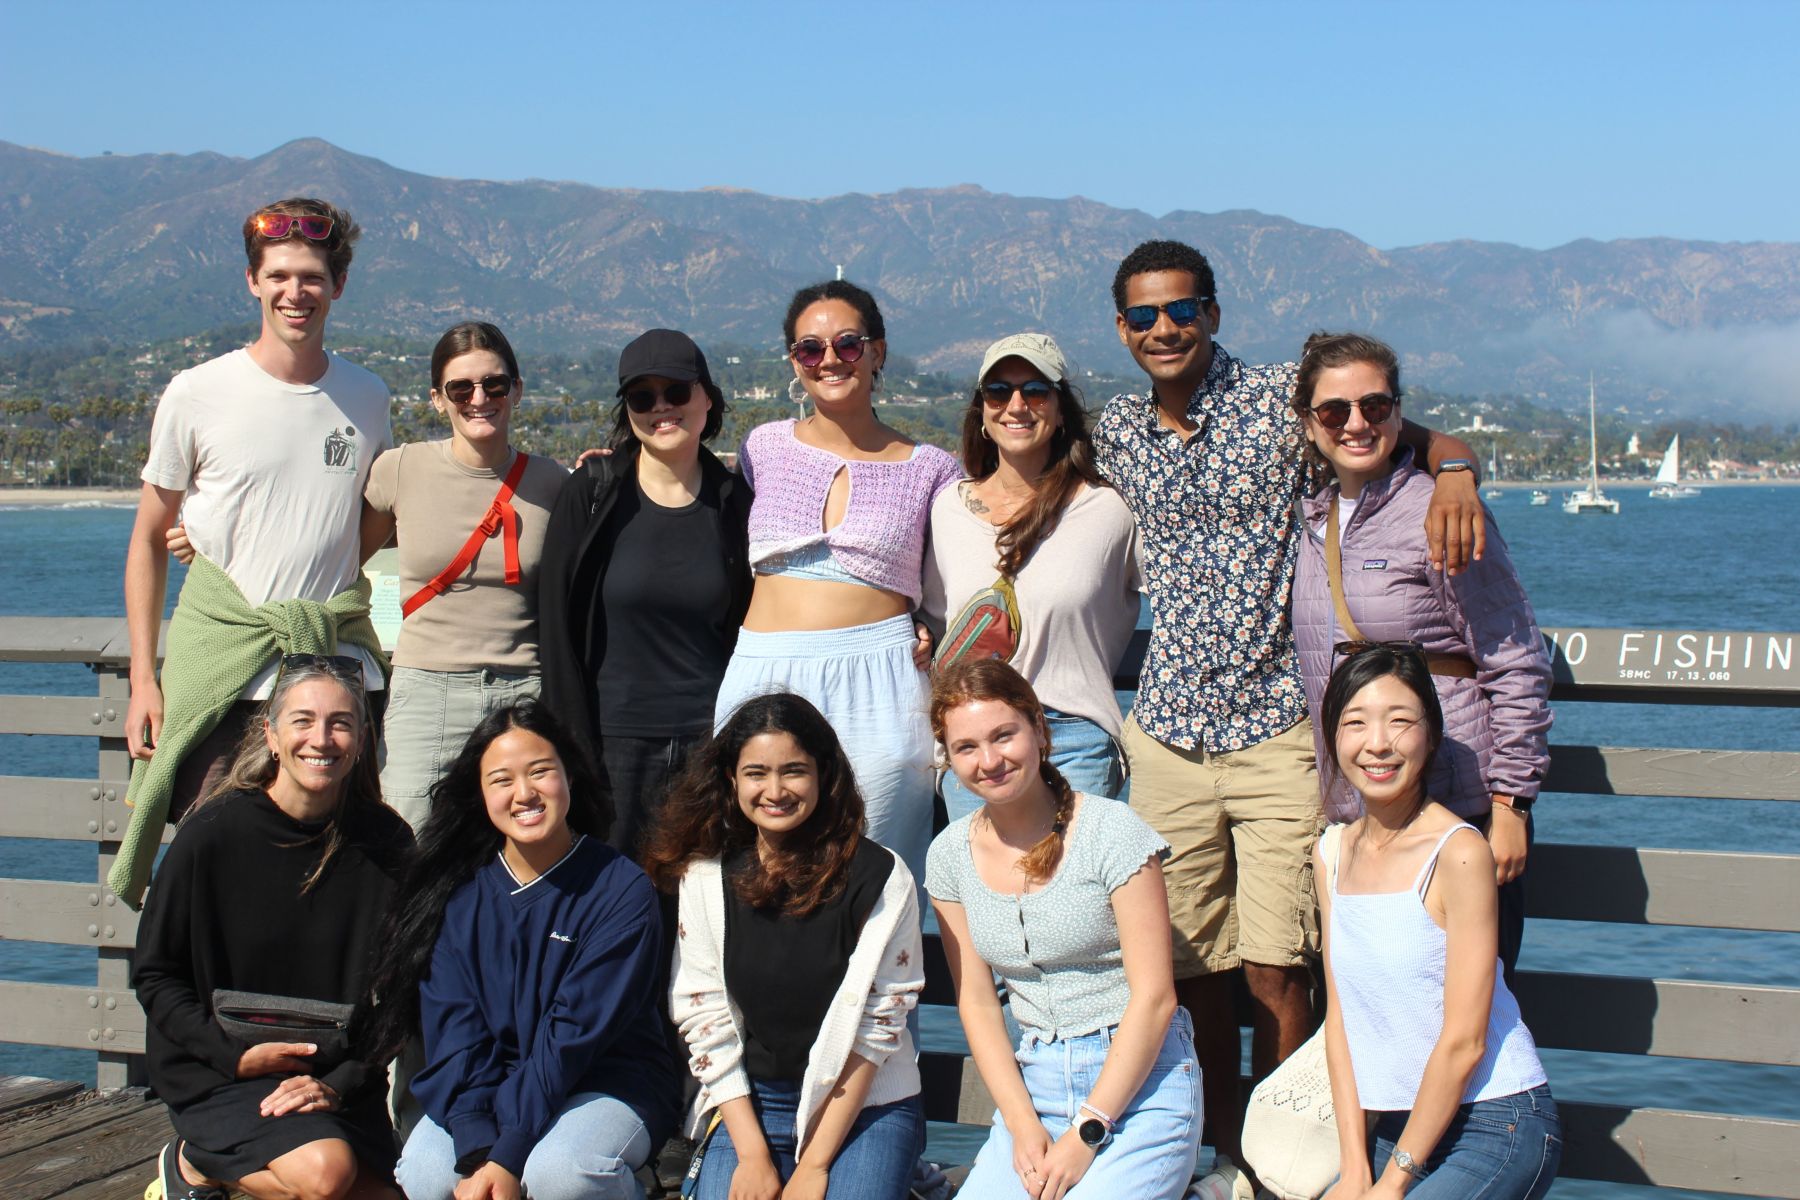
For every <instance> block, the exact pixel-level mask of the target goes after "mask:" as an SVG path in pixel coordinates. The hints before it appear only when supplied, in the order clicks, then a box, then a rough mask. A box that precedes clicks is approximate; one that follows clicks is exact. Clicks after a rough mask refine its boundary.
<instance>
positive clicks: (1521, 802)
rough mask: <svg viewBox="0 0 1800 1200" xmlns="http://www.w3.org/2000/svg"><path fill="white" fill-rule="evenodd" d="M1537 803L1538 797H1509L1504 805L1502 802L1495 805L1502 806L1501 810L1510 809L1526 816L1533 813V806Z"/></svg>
mask: <svg viewBox="0 0 1800 1200" xmlns="http://www.w3.org/2000/svg"><path fill="white" fill-rule="evenodd" d="M1535 801H1536V797H1534V796H1508V797H1507V798H1506V800H1505V802H1504V803H1502V802H1500V801H1495V803H1497V804H1500V807H1501V808H1510V809H1512V810H1513V811H1514V812H1516V813H1518V814H1519V815H1520V816H1524V815H1525V814H1526V813H1528V812H1530V811H1531V806H1532V804H1533V803H1534V802H1535Z"/></svg>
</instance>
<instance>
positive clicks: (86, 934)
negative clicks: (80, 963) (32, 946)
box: [0, 879, 138, 946]
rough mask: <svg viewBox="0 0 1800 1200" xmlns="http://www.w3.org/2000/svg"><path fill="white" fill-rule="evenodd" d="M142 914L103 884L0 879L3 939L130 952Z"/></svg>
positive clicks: (0, 913) (0, 933)
mask: <svg viewBox="0 0 1800 1200" xmlns="http://www.w3.org/2000/svg"><path fill="white" fill-rule="evenodd" d="M137 927H138V914H136V913H134V912H132V911H131V910H130V909H129V908H127V907H125V905H124V904H123V903H121V902H120V900H119V898H118V897H117V896H114V895H113V894H112V893H111V892H109V891H107V890H106V885H105V884H102V883H49V882H46V881H44V880H40V879H0V938H5V939H7V940H9V941H15V942H54V943H58V944H61V945H65V946H130V945H132V944H133V942H134V941H135V939H136V938H137Z"/></svg>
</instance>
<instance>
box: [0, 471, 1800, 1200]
mask: <svg viewBox="0 0 1800 1200" xmlns="http://www.w3.org/2000/svg"><path fill="white" fill-rule="evenodd" d="M1612 494H1613V495H1616V496H1617V497H1618V498H1619V499H1620V500H1621V501H1622V502H1623V512H1622V513H1621V515H1620V516H1618V517H1614V518H1608V517H1572V516H1568V515H1565V514H1564V513H1562V512H1561V511H1560V510H1559V509H1558V508H1557V507H1555V506H1554V505H1552V506H1549V507H1543V508H1531V507H1529V506H1528V504H1527V502H1526V493H1525V492H1523V491H1509V492H1507V493H1506V494H1504V495H1503V496H1502V497H1501V498H1499V499H1497V500H1493V501H1491V502H1490V503H1491V505H1492V507H1493V510H1494V513H1495V516H1496V517H1497V518H1498V520H1499V522H1500V526H1501V529H1502V531H1503V533H1504V534H1505V537H1506V540H1507V543H1508V546H1509V547H1510V549H1511V552H1512V555H1513V557H1514V559H1515V561H1516V562H1517V564H1518V567H1519V571H1520V574H1521V576H1522V577H1523V578H1524V580H1525V583H1526V586H1527V588H1528V590H1529V592H1530V594H1531V596H1532V600H1533V603H1534V605H1535V606H1536V609H1537V613H1538V618H1539V621H1540V623H1541V624H1544V625H1559V626H1569V625H1599V626H1644V627H1665V628H1668V627H1673V628H1691V629H1719V630H1747V631H1760V632H1788V631H1794V630H1800V619H1797V618H1796V615H1795V612H1794V600H1795V597H1797V596H1800V557H1797V556H1795V555H1793V554H1792V552H1791V547H1792V545H1793V531H1794V528H1795V525H1796V523H1797V522H1800V489H1785V488H1776V487H1766V488H1754V487H1733V488H1714V489H1709V490H1708V491H1707V492H1706V494H1705V495H1704V496H1703V497H1701V498H1699V499H1696V500H1691V501H1685V502H1679V503H1665V502H1658V501H1650V500H1648V499H1646V498H1645V495H1644V492H1643V491H1642V490H1639V489H1629V490H1615V491H1613V492H1612ZM131 516H132V514H131V512H130V511H129V510H126V509H118V508H105V507H96V506H87V507H79V508H61V509H57V508H39V509H33V508H9V507H5V506H0V551H3V552H4V556H3V558H0V561H4V562H5V563H6V564H7V566H8V571H7V575H6V579H7V582H8V583H9V584H10V586H8V587H7V588H6V589H5V591H4V593H0V613H4V614H38V615H56V614H60V615H93V616H106V615H115V616H116V615H119V614H120V613H121V612H122V611H123V599H122V595H121V591H120V587H121V584H120V576H121V572H122V569H123V565H124V551H125V542H126V537H127V534H128V533H129V530H130V527H131ZM1784 546H1785V547H1789V548H1790V549H1789V550H1786V551H1784V550H1782V549H1781V547H1784ZM173 591H174V589H173V587H171V596H172V595H173ZM92 689H93V678H92V676H91V675H90V674H89V673H88V672H87V671H86V670H85V669H84V668H81V667H65V666H49V665H38V664H21V663H0V694H14V695H17V694H28V695H29V694H46V695H47V694H70V695H81V694H91V692H92ZM1552 740H1553V741H1555V742H1565V743H1587V744H1602V745H1606V744H1611V745H1637V746H1670V747H1714V748H1730V749H1744V750H1791V749H1795V748H1797V747H1800V708H1783V709H1744V708H1727V707H1674V706H1657V705H1630V704H1566V705H1561V706H1559V707H1558V710H1557V713H1556V726H1555V729H1554V731H1553V733H1552ZM93 754H94V750H93V744H92V743H91V742H86V741H83V740H81V739H74V738H28V737H17V736H12V737H5V736H0V775H46V776H75V777H79V776H82V775H85V774H88V773H91V772H92V770H93V764H94V759H93ZM4 802H5V801H4V798H3V797H0V803H4ZM1536 815H1537V823H1538V833H1539V839H1540V840H1541V841H1546V842H1563V843H1578V844H1586V845H1632V846H1655V847H1680V848H1690V849H1709V850H1726V851H1742V852H1764V853H1785V854H1796V853H1800V804H1796V803H1776V802H1754V801H1706V802H1702V801H1693V800H1682V799H1650V798H1639V797H1623V796H1618V797H1576V796H1562V795H1547V796H1545V797H1544V799H1543V800H1542V801H1541V802H1540V803H1539V805H1538V807H1537V809H1536ZM94 871H95V862H94V852H93V849H92V848H91V847H84V846H82V845H79V844H75V843H58V842H40V841H24V840H5V839H0V876H14V877H28V878H38V879H64V880H70V881H80V882H86V881H91V880H92V879H93V878H94ZM1797 951H1800V937H1797V936H1795V935H1790V934H1765V933H1755V932H1745V931H1714V930H1689V929H1673V928H1653V927H1635V926H1627V925H1598V924H1595V925H1589V924H1582V923H1575V922H1559V921H1537V922H1533V923H1532V924H1531V925H1530V926H1529V928H1528V929H1527V932H1526V941H1525V948H1524V953H1523V955H1522V960H1521V964H1520V965H1521V966H1522V967H1524V968H1526V969H1537V970H1564V971H1583V972H1592V973H1599V974H1619V975H1652V976H1657V977H1662V978H1670V979H1701V980H1715V981H1724V982H1741V983H1756V984H1766V985H1776V986H1787V987H1796V986H1800V953H1797ZM0 978H5V979H16V980H36V981H44V982H63V983H84V982H92V980H93V979H94V959H93V954H92V952H91V951H89V950H84V949H82V948H80V947H52V946H40V945H33V944H24V943H8V942H4V941H0ZM5 1035H6V1029H5V1017H4V1015H3V1014H0V1038H4V1037H5ZM924 1038H925V1041H926V1043H927V1045H928V1046H930V1047H932V1048H943V1049H948V1048H951V1047H953V1046H959V1045H960V1044H961V1038H960V1030H959V1029H958V1027H957V1023H956V1019H955V1015H954V1013H953V1012H949V1011H947V1010H940V1011H932V1012H927V1013H926V1014H925V1022H924ZM1544 1058H1545V1064H1546V1068H1547V1070H1548V1071H1549V1074H1550V1079H1551V1086H1552V1088H1553V1089H1554V1090H1555V1091H1556V1092H1557V1094H1558V1095H1559V1096H1562V1097H1564V1098H1568V1099H1581V1100H1592V1101H1605V1102H1620V1103H1635V1104H1653V1105H1657V1106H1661V1107H1669V1108H1693V1109H1702V1110H1713V1111H1736V1112H1744V1113H1751V1114H1757V1115H1763V1116H1770V1117H1783V1118H1788V1119H1800V1070H1796V1069H1794V1068H1782V1067H1764V1066H1754V1065H1748V1064H1732V1063H1702V1062H1694V1061H1688V1060H1682V1059H1668V1058H1649V1057H1644V1056H1638V1055H1600V1054H1579V1053H1572V1052H1566V1051H1545V1052H1544ZM0 1074H40V1075H50V1076H54V1077H58V1078H64V1079H83V1078H85V1079H90V1080H91V1079H92V1077H93V1062H92V1056H91V1055H88V1054H85V1053H82V1052H79V1051H59V1050H46V1049H43V1048H38V1047H26V1046H18V1045H9V1044H4V1043H0ZM978 1144H979V1137H978V1136H976V1135H973V1134H971V1132H970V1131H967V1130H957V1129H955V1128H954V1127H939V1128H934V1130H933V1138H932V1149H933V1151H934V1153H937V1154H939V1155H941V1156H943V1157H946V1158H963V1159H966V1158H967V1157H968V1156H969V1155H971V1154H972V1153H973V1151H974V1148H975V1147H976V1146H977V1145H978ZM1552 1194H1553V1195H1554V1196H1556V1197H1558V1198H1559V1200H1581V1198H1582V1197H1595V1196H1612V1195H1619V1196H1627V1195H1639V1194H1643V1195H1648V1194H1649V1193H1648V1192H1643V1191H1640V1189H1635V1188H1622V1187H1616V1186H1611V1185H1598V1184H1591V1183H1580V1182H1574V1181H1570V1182H1565V1183H1561V1184H1558V1185H1557V1186H1556V1188H1555V1189H1554V1191H1553V1193H1552Z"/></svg>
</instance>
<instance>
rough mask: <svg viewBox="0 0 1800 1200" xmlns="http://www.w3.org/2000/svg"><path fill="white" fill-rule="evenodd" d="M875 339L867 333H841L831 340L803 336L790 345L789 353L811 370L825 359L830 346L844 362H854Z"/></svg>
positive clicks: (839, 359) (840, 360)
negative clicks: (825, 340)
mask: <svg viewBox="0 0 1800 1200" xmlns="http://www.w3.org/2000/svg"><path fill="white" fill-rule="evenodd" d="M872 340H873V339H872V338H870V337H869V335H868V334H866V333H840V334H838V335H837V336H836V337H834V338H832V339H831V340H830V341H829V342H823V341H820V340H819V339H818V338H815V337H803V338H801V339H800V340H799V341H797V342H795V343H794V344H793V345H791V346H789V347H788V353H789V354H791V355H793V356H794V361H795V362H797V363H799V364H800V365H801V366H803V367H805V368H807V369H808V370H811V369H812V368H813V367H816V366H818V365H819V364H820V363H822V362H824V361H825V350H826V348H827V347H830V349H831V350H832V352H833V353H835V354H836V355H837V356H838V361H839V362H842V363H853V362H855V361H857V360H858V359H860V358H861V357H862V356H863V347H864V346H866V345H868V344H869V342H870V341H872Z"/></svg>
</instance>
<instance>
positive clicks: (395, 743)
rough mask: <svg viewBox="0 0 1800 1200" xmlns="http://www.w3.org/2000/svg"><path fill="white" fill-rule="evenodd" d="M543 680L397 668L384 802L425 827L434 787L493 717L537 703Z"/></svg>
mask: <svg viewBox="0 0 1800 1200" xmlns="http://www.w3.org/2000/svg"><path fill="white" fill-rule="evenodd" d="M541 686H542V681H541V680H540V679H539V678H538V677H537V676H536V675H520V674H516V673H514V672H510V671H488V670H481V671H421V670H419V669H417V668H416V667H395V668H394V677H393V679H392V680H391V681H390V682H389V684H388V706H387V714H386V716H384V717H383V718H382V727H381V744H382V752H383V754H384V756H385V757H384V760H383V762H382V764H381V798H382V799H383V800H385V801H387V804H388V807H389V808H391V809H393V810H394V811H395V812H397V813H399V814H400V815H401V816H403V817H405V818H406V823H407V824H408V825H411V826H412V827H413V828H414V829H418V828H419V827H420V826H422V825H424V824H425V817H426V815H427V813H428V811H429V809H430V807H431V800H430V796H429V793H430V791H431V785H432V784H434V783H436V782H437V781H438V780H439V779H441V778H443V775H444V772H445V771H447V770H449V768H450V764H451V762H452V761H454V760H455V758H456V756H457V755H458V754H461V753H462V748H463V745H464V743H466V742H467V741H468V740H469V734H470V733H472V732H474V729H475V727H476V726H477V725H479V724H481V722H482V719H483V718H485V717H486V716H487V715H488V714H489V713H491V712H496V711H498V710H499V709H502V708H505V707H507V706H508V705H511V704H517V703H518V702H519V701H521V700H526V699H536V698H537V695H538V691H539V688H540V687H541Z"/></svg>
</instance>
